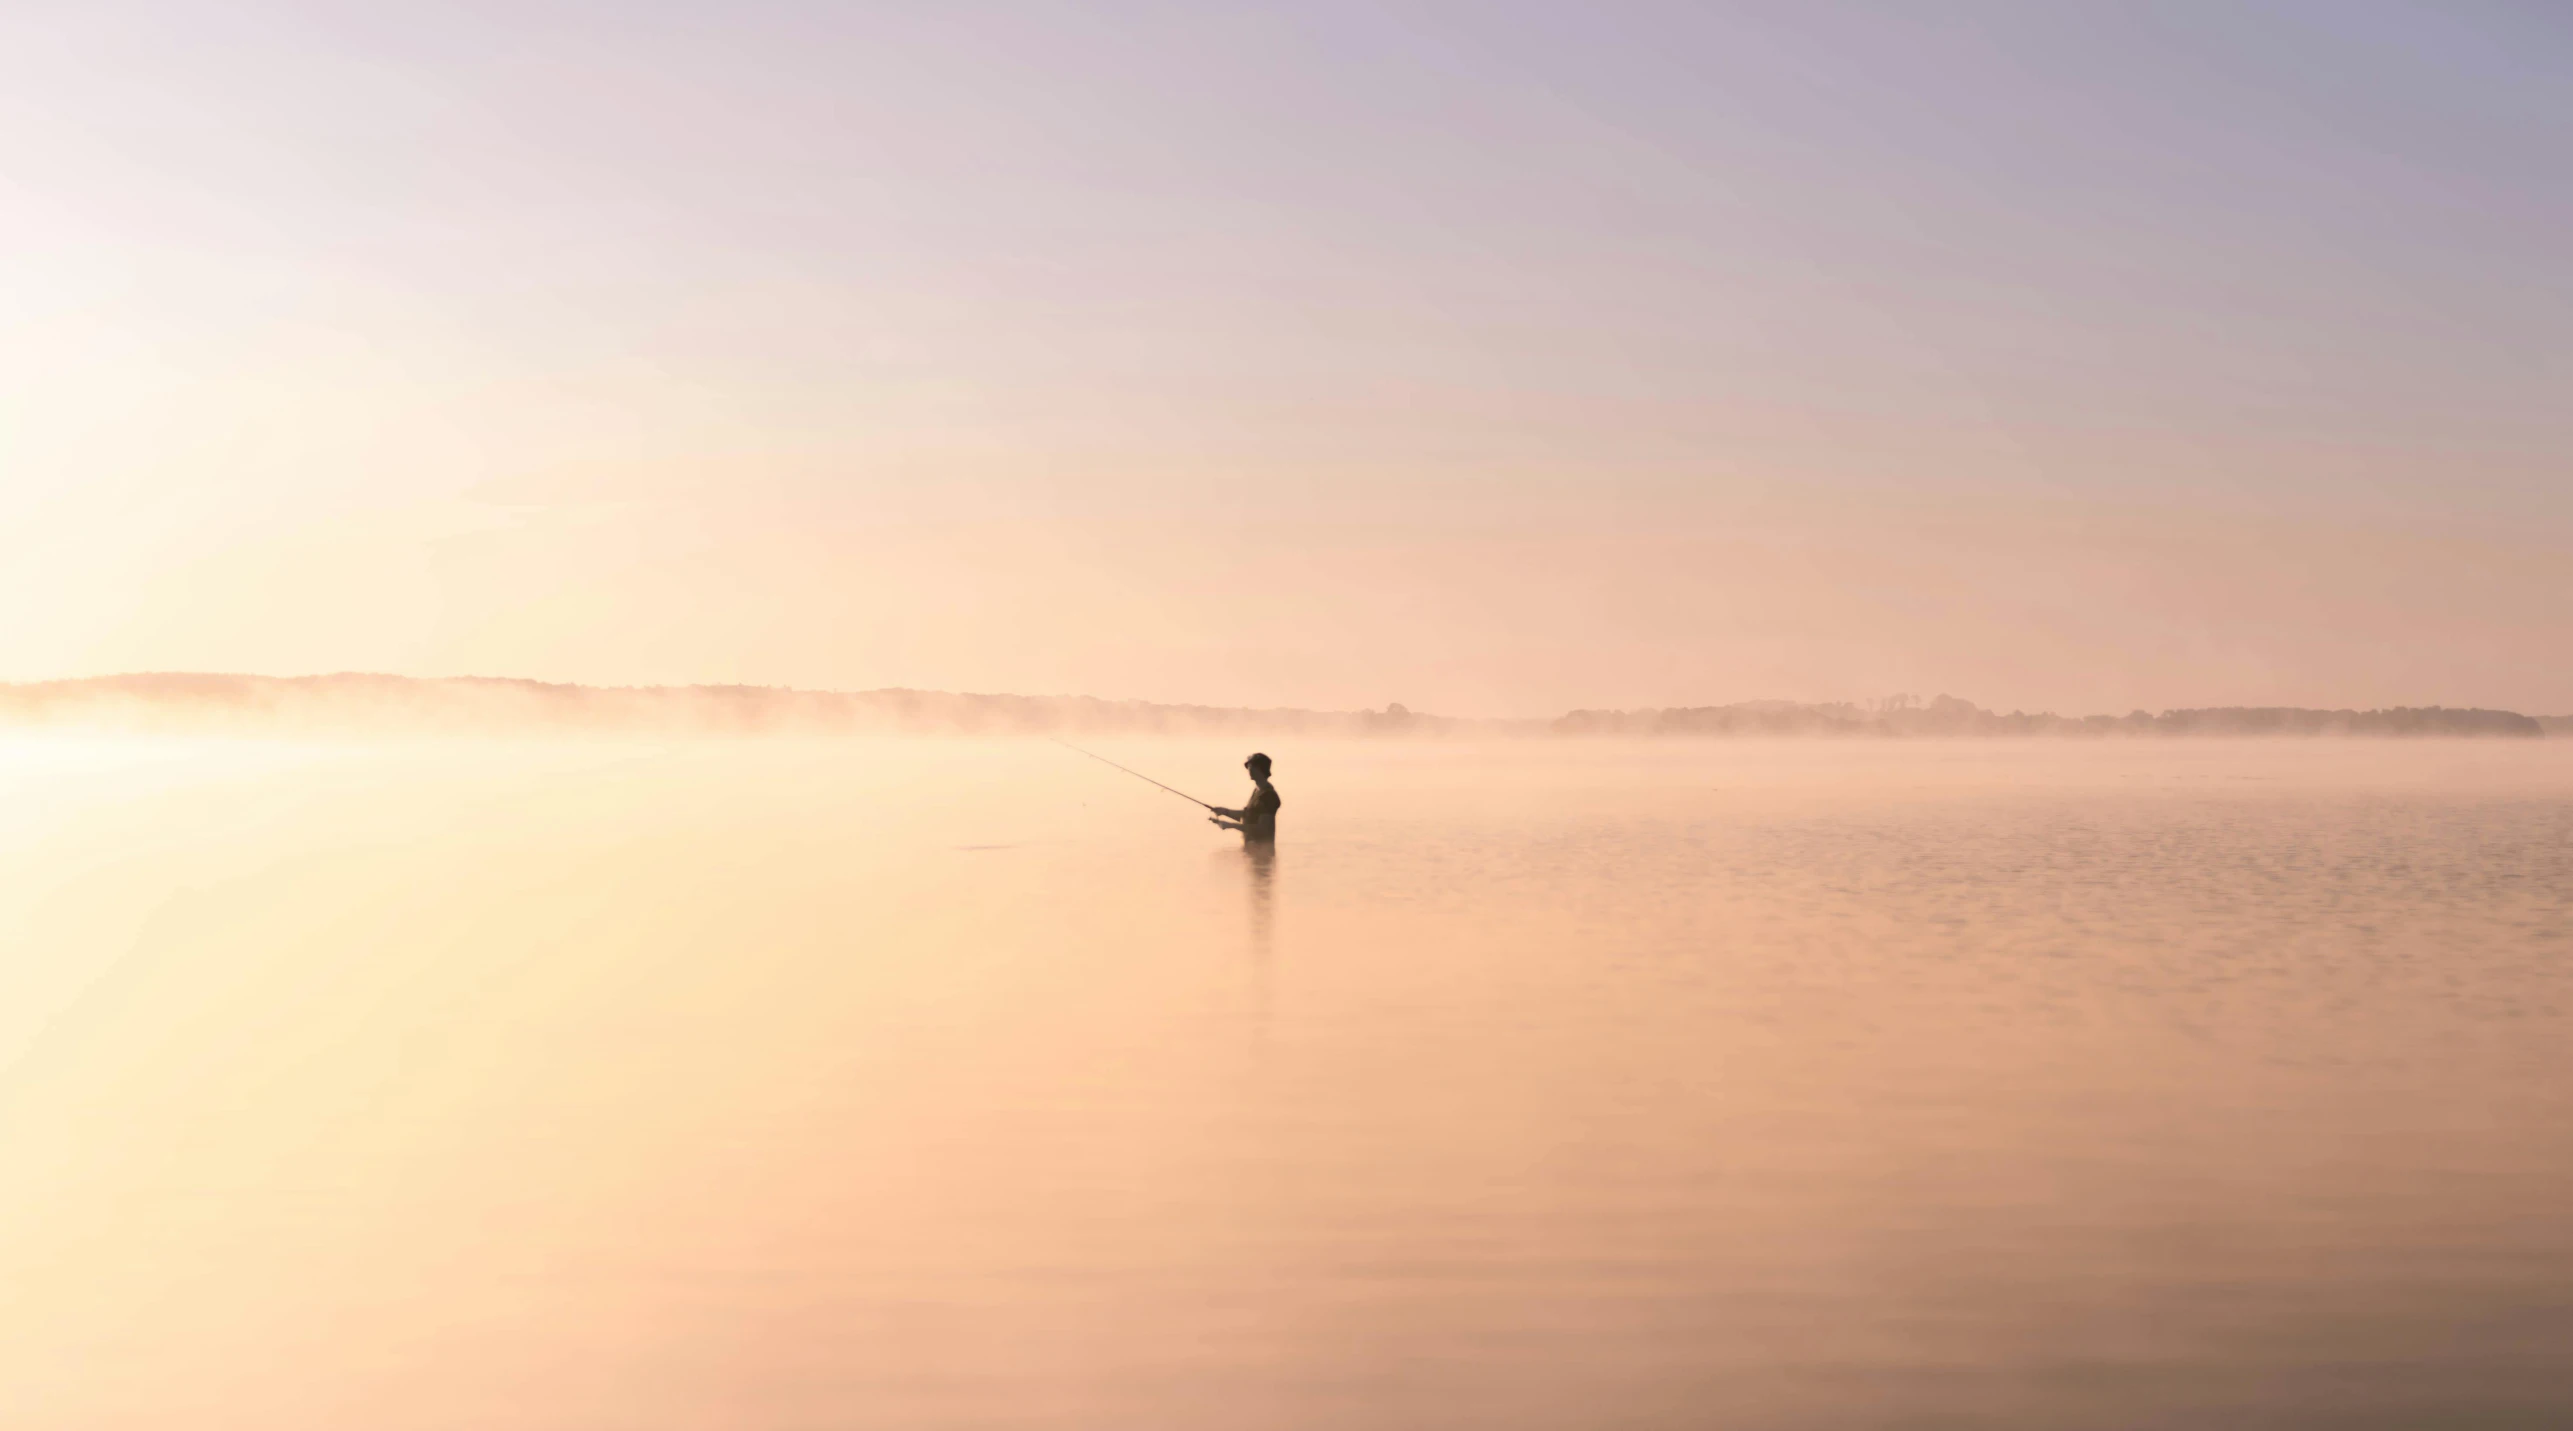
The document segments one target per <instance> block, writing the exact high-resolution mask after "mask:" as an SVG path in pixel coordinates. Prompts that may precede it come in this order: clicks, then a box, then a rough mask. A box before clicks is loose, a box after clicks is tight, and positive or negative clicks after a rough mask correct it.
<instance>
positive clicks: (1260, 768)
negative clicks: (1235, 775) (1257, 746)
mask: <svg viewBox="0 0 2573 1431" xmlns="http://www.w3.org/2000/svg"><path fill="white" fill-rule="evenodd" d="M1242 763H1243V764H1244V765H1247V766H1249V767H1250V768H1251V770H1252V773H1254V774H1258V775H1266V774H1268V773H1269V758H1268V757H1267V756H1265V755H1262V754H1260V753H1259V752H1258V751H1256V750H1255V751H1252V752H1251V758H1250V759H1248V760H1245V761H1243V762H1242Z"/></svg>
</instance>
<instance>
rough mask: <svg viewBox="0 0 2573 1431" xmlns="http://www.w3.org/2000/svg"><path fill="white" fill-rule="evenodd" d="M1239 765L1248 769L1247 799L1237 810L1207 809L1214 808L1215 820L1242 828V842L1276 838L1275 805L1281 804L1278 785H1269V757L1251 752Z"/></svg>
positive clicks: (1276, 812)
mask: <svg viewBox="0 0 2573 1431" xmlns="http://www.w3.org/2000/svg"><path fill="white" fill-rule="evenodd" d="M1242 768H1243V769H1245V770H1248V771H1249V772H1251V799H1250V802H1249V803H1248V804H1245V805H1244V806H1243V807H1242V808H1241V809H1239V810H1226V809H1223V808H1221V807H1217V806H1210V807H1208V808H1210V809H1213V810H1214V811H1215V821H1214V823H1216V824H1218V825H1221V826H1223V827H1224V828H1225V829H1227V830H1239V831H1241V832H1242V842H1243V843H1244V844H1260V845H1265V844H1269V843H1271V842H1273V841H1275V840H1276V839H1277V837H1278V806H1279V805H1280V804H1283V803H1284V802H1283V801H1281V800H1279V799H1278V792H1277V788H1276V787H1275V786H1272V785H1271V784H1269V758H1268V757H1267V756H1265V755H1253V756H1252V757H1251V758H1250V759H1248V760H1245V761H1243V762H1242Z"/></svg>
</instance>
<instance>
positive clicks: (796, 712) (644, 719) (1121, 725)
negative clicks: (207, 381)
mask: <svg viewBox="0 0 2573 1431" xmlns="http://www.w3.org/2000/svg"><path fill="white" fill-rule="evenodd" d="M0 723H4V724H10V725H22V726H79V727H87V728H105V729H112V730H133V731H148V732H155V733H174V732H208V731H213V732H240V733H278V732H286V733H326V732H379V731H380V732H420V731H429V732H455V733H465V734H488V733H496V732H511V731H525V730H531V729H532V730H565V731H615V732H636V733H675V734H699V735H771V734H774V735H831V734H963V735H1042V734H1054V733H1062V734H1066V735H1071V734H1084V733H1087V734H1100V735H1108V734H1118V735H1173V736H1188V735H1292V736H1367V735H1385V734H1404V735H1462V734H1484V735H1490V734H1505V733H1520V732H1523V731H1524V732H1534V731H1538V730H1542V729H1543V726H1544V723H1543V722H1541V721H1478V720H1460V719H1453V718H1449V717H1444V716H1425V715H1416V714H1414V713H1412V712H1410V711H1406V710H1404V709H1403V708H1402V707H1401V706H1389V707H1387V708H1386V709H1384V710H1382V711H1308V710H1291V709H1280V710H1243V709H1231V708H1226V707H1220V706H1188V705H1157V704H1154V703H1152V702H1149V701H1107V700H1099V699H1096V698H1094V697H1090V696H1012V695H971V694H958V693H955V692H948V691H909V690H882V691H800V690H791V689H785V688H781V687H775V686H579V685H564V684H556V683H553V682H547V681H527V680H514V679H507V678H501V677H483V676H462V677H445V678H437V679H420V678H414V677H408V676H381V675H365V674H339V675H327V676H234V675H197V674H149V675H128V676H101V677H96V678H91V679H85V680H73V681H46V682H40V683H32V684H27V685H14V686H13V685H0Z"/></svg>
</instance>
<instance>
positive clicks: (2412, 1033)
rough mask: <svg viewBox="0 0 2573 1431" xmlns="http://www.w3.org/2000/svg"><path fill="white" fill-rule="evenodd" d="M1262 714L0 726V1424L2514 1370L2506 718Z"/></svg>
mask: <svg viewBox="0 0 2573 1431" xmlns="http://www.w3.org/2000/svg"><path fill="white" fill-rule="evenodd" d="M1100 748H1101V749H1102V750H1103V751H1104V752H1105V753H1107V754H1109V755H1111V756H1114V757H1115V758H1116V759H1118V760H1121V761H1124V762H1126V763H1128V764H1132V765H1135V766H1137V767H1139V768H1142V769H1144V770H1147V771H1149V772H1150V773H1152V774H1154V775H1156V776H1158V777H1159V778H1162V779H1165V780H1169V781H1171V782H1172V783H1174V784H1177V785H1179V786H1181V787H1183V788H1188V789H1193V790H1195V791H1196V792H1197V793H1200V794H1204V795H1206V796H1208V797H1209V798H1211V799H1214V800H1216V801H1217V802H1218V803H1223V802H1225V801H1227V800H1231V799H1235V798H1237V797H1239V796H1240V795H1241V794H1242V792H1243V789H1244V782H1243V780H1242V778H1241V776H1240V773H1239V769H1238V763H1239V759H1240V756H1241V754H1242V753H1243V752H1242V751H1241V750H1240V749H1236V748H1234V747H1233V746H1231V745H1229V744H1228V745H1225V746H1221V747H1218V746H1213V745H1207V744H1199V743H1191V742H1176V741H1173V742H1144V741H1123V742H1113V743H1106V744H1103V745H1102V746H1101V747H1100ZM1271 750H1272V753H1273V754H1275V755H1276V756H1277V757H1278V775H1277V778H1278V785H1279V788H1280V789H1281V791H1282V792H1283V793H1284V795H1285V800H1286V805H1285V810H1284V813H1283V816H1282V818H1281V829H1282V832H1283V838H1282V842H1281V845H1280V847H1279V849H1278V852H1277V854H1276V855H1275V858H1274V859H1273V860H1262V859H1254V858H1251V857H1248V856H1246V855H1245V853H1244V852H1243V851H1242V850H1241V849H1240V848H1239V847H1238V845H1236V844H1234V843H1232V842H1231V837H1229V836H1224V835H1221V834H1219V833H1218V832H1216V831H1214V830H1212V829H1210V828H1208V827H1207V826H1206V825H1205V824H1204V823H1203V822H1202V820H1201V819H1200V817H1199V816H1198V815H1197V814H1195V813H1194V812H1192V811H1191V810H1190V809H1189V808H1188V807H1187V806H1185V805H1182V804H1181V803H1180V802H1179V801H1177V800H1175V799H1173V798H1171V797H1170V796H1168V795H1165V794H1162V793H1160V792H1158V791H1155V790H1153V789H1151V788H1150V787H1148V786H1145V785H1142V784H1140V783H1138V782H1135V781H1133V780H1130V779H1128V778H1127V777H1125V776H1122V775H1119V774H1117V773H1115V772H1114V771H1110V770H1107V769H1105V768H1103V767H1101V766H1099V765H1097V764H1095V763H1092V762H1089V761H1086V760H1083V759H1082V758H1080V757H1079V756H1076V755H1073V754H1070V753H1069V752H1066V751H1064V750H1063V749H1061V748H1059V747H1056V746H1053V745H1049V744H1045V743H1042V742H1001V741H993V742H981V741H968V740H952V741H946V740H920V741H910V742H903V741H883V742H873V741H854V740H853V741H840V742H810V743H804V742H783V741H781V742H757V741H744V742H721V741H705V742H688V743H673V744H664V745H647V744H630V743H629V744H581V743H574V742H555V743H526V744H509V743H431V742H424V743H418V744H409V745H376V746H360V745H337V746H334V745H289V744H262V743H257V742H203V743H185V742H166V741H164V742H153V741H144V740H101V741H84V740H78V739H71V738H52V737H47V738H35V737H25V736H13V737H5V738H0V1423H5V1424H6V1425H8V1426H10V1427H13V1428H16V1427H25V1428H41V1431H91V1428H110V1427H113V1428H119V1431H132V1428H153V1429H154V1431H158V1428H188V1431H208V1428H231V1427H239V1428H256V1431H324V1428H330V1431H342V1428H368V1431H404V1429H405V1428H476V1431H483V1428H493V1429H494V1431H515V1429H516V1428H530V1431H533V1428H544V1431H557V1429H558V1428H562V1431H569V1428H584V1431H586V1429H587V1428H601V1431H606V1428H636V1431H681V1428H686V1431H700V1428H702V1429H703V1431H718V1428H721V1431H772V1428H776V1429H777V1431H783V1428H814V1431H821V1428H853V1427H863V1428H874V1427H884V1428H950V1427H953V1428H964V1427H973V1428H981V1427H993V1428H1004V1427H1006V1428H1031V1429H1033V1428H1101V1429H1102V1431H1106V1429H1107V1428H1115V1431H1156V1428H1195V1427H1221V1428H1237V1427H1238V1428H1264V1427H1278V1428H1286V1427H1299V1428H1302V1427H1353V1428H1380V1427H1381V1428H1437V1427H1457V1428H1521V1427H1528V1428H1534V1427H1547V1428H1555V1427H1561V1428H1605V1427H1621V1428H1664V1427H1669V1428H1705V1427H1718V1428H1730V1427H1741V1428H1772V1427H1775V1428H1839V1427H1852V1428H1873V1427H1907V1428H1909V1427H1959V1428H1965V1427H1975V1428H1983V1427H2012V1428H2016V1427H2026V1428H2047V1431H2063V1428H2089V1427H2120V1428H2127V1427H2144V1428H2159V1427H2193V1428H2194V1427H2334V1428H2339V1427H2385V1428H2397V1427H2404V1428H2410V1427H2424V1426H2440V1427H2520V1426H2526V1427H2540V1426H2544V1427H2560V1426H2565V1425H2573V1042H2569V1041H2568V1037H2567V1036H2568V1034H2569V1033H2573V742H2552V743H2537V742H2532V743H2500V742H2495V743H2420V744H2409V743H2394V742H2382V743H2380V742H2312V743H2294V742H2279V743H2266V744H2230V743H2218V742H2208V743H2194V742H2182V741H2172V742H2135V743H2106V744H2078V743H2012V742H1993V743H1984V744H1956V745H1946V744H1892V743H1887V744H1877V743H1863V744H1862V743H1848V744H1841V743H1824V742H1812V743H1780V744H1762V743H1747V742H1746V743H1707V744H1681V743H1670V744H1635V745H1621V744H1597V745H1574V744H1561V743H1549V742H1543V741H1528V742H1523V743H1515V744H1496V745H1440V744H1428V743H1422V744H1405V743H1392V742H1388V743H1363V742H1348V743H1321V742H1308V743H1305V744H1302V745H1288V746H1272V747H1271Z"/></svg>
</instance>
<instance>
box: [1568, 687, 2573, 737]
mask: <svg viewBox="0 0 2573 1431" xmlns="http://www.w3.org/2000/svg"><path fill="white" fill-rule="evenodd" d="M2557 723H2561V724H2562V725H2565V726H2568V727H2573V718H2567V717H2557V718H2552V719H2551V720H2549V721H2545V722H2541V721H2539V720H2537V719H2535V718H2533V717H2530V716H2524V715H2520V714H2518V713H2517V712H2514V711H2487V710H2451V709H2449V708H2447V707H2445V706H2397V707H2394V708H2393V709H2391V710H2371V711H2347V710H2343V711H2324V710H2306V709H2302V708H2299V707H2295V706H2216V707H2211V708H2208V709H2203V710H2176V711H2164V712H2162V713H2161V714H2160V715H2155V714H2153V713H2151V712H2149V711H2130V712H2128V713H2127V714H2125V715H2122V716H2111V715H2093V716H2060V715H2055V714H2052V713H2051V712H2041V713H2039V714H2035V715H2031V714H2029V713H2028V712H2026V711H2012V712H2010V713H2009V714H2008V715H2003V714H2001V713H1999V712H1996V711H1988V710H1985V709H1983V708H1982V707H1980V706H1977V705H1975V704H1973V703H1972V702H1970V701H1962V700H1959V699H1957V698H1956V697H1954V696H1940V697H1939V698H1937V699H1936V700H1933V701H1931V702H1930V703H1929V704H1927V705H1891V706H1884V707H1875V708H1870V707H1864V706H1857V705H1852V704H1849V703H1846V702H1834V703H1828V704H1818V705H1806V704H1800V703H1798V702H1795V701H1745V702H1742V703H1741V704H1738V705H1729V706H1688V707H1679V708H1674V709H1669V710H1644V711H1574V712H1573V713H1572V714H1570V715H1567V716H1565V717H1563V718H1562V719H1560V720H1558V721H1556V722H1555V723H1554V725H1553V729H1554V731H1555V732H1556V733H1557V734H1561V735H1621V736H1746V735H1749V736H1763V735H1765V736H1780V735H1811V736H1878V737H1887V736H1891V737H1904V736H1910V737H1923V736H1930V737H1937V736H1951V737H1953V736H2025V735H2044V736H2189V735H2195V736H2519V737H2532V736H2540V735H2544V734H2545V733H2546V731H2547V728H2548V726H2549V725H2551V724H2557Z"/></svg>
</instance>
